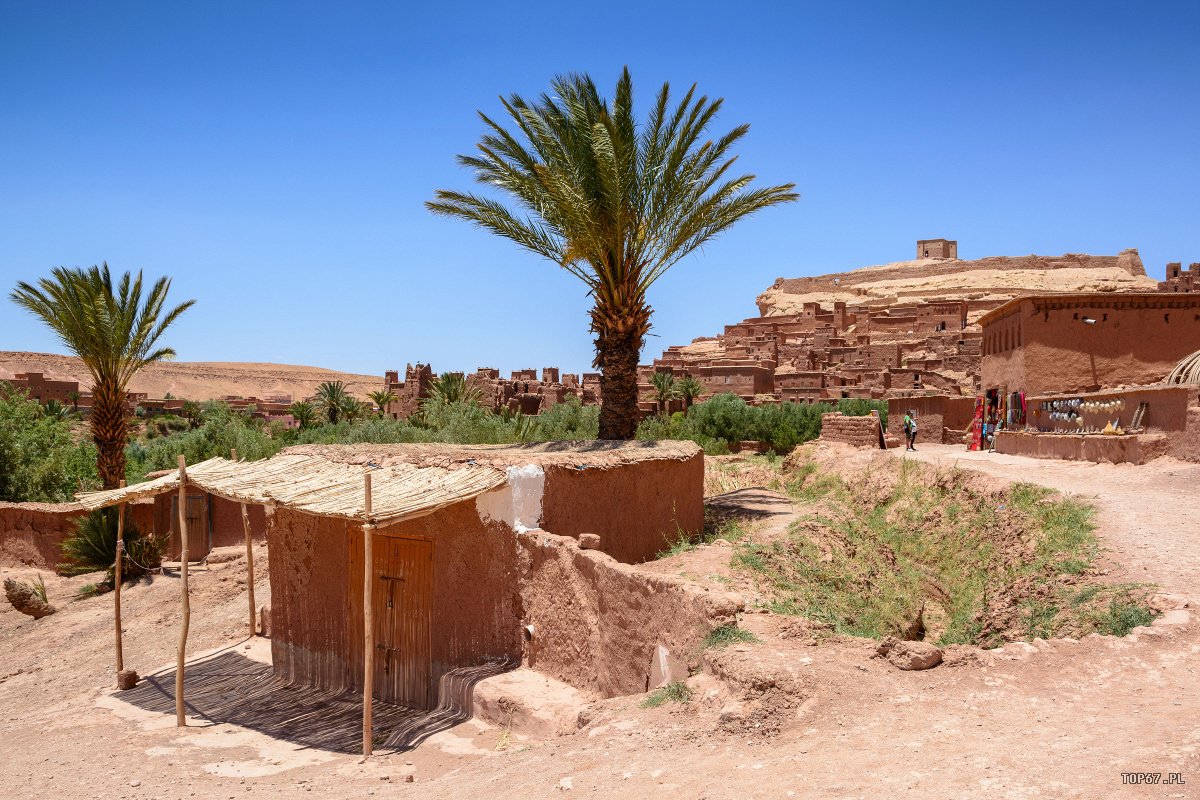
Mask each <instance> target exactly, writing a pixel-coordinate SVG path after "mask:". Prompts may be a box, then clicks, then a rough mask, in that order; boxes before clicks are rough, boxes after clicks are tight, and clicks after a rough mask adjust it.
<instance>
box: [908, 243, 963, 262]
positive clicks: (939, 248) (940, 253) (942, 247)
mask: <svg viewBox="0 0 1200 800" xmlns="http://www.w3.org/2000/svg"><path fill="white" fill-rule="evenodd" d="M917 258H958V242H957V241H956V240H953V239H918V240H917Z"/></svg>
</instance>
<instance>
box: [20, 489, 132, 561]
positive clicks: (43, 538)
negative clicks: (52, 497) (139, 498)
mask: <svg viewBox="0 0 1200 800" xmlns="http://www.w3.org/2000/svg"><path fill="white" fill-rule="evenodd" d="M152 511H153V506H151V504H150V503H134V504H131V505H129V506H127V507H126V514H127V515H128V516H127V517H126V518H127V519H129V520H131V521H132V522H133V524H135V525H137V527H138V529H139V530H141V531H146V530H149V529H150V528H151V525H152ZM86 513H87V512H85V511H84V510H83V509H81V508H80V507H79V506H77V505H75V504H74V503H0V564H4V565H8V566H21V567H34V568H37V569H49V570H53V569H57V568H58V565H59V563H60V562H61V561H62V543H63V540H64V539H66V538H67V537H68V536H70V535H71V534H72V533H74V532H75V525H76V524H77V520H78V519H79V518H80V517H82V516H84V515H85V514H86Z"/></svg>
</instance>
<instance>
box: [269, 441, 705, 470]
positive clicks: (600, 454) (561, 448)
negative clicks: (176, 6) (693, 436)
mask: <svg viewBox="0 0 1200 800" xmlns="http://www.w3.org/2000/svg"><path fill="white" fill-rule="evenodd" d="M283 452H284V453H285V454H298V455H311V456H319V457H320V458H325V459H328V460H329V461H332V462H335V463H339V464H366V463H368V462H370V463H373V464H376V465H378V466H381V467H390V466H395V465H396V464H413V465H415V466H418V467H450V466H452V465H455V464H467V463H474V464H478V465H480V466H489V467H497V468H500V469H503V468H505V467H511V466H522V465H525V464H537V465H538V466H541V467H572V468H576V469H578V468H581V467H582V468H588V467H590V468H599V469H604V468H606V467H616V466H621V465H623V464H633V463H637V462H640V461H663V460H671V461H685V460H687V459H689V458H692V457H693V456H695V455H696V454H697V453H700V452H701V450H700V447H699V446H698V445H696V444H695V443H694V442H681V441H656V442H643V441H630V442H616V441H587V442H536V443H530V444H309V445H297V446H295V447H289V448H287V449H286V450H284V451H283Z"/></svg>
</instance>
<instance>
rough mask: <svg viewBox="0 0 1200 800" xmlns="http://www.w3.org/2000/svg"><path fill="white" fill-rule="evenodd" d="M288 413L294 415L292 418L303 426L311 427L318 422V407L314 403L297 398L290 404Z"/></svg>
mask: <svg viewBox="0 0 1200 800" xmlns="http://www.w3.org/2000/svg"><path fill="white" fill-rule="evenodd" d="M288 413H289V414H291V415H292V419H294V420H296V422H297V423H298V424H299V425H300V427H301V428H311V427H312V426H313V425H315V424H317V409H316V406H314V405H313V404H312V403H308V402H305V401H304V400H297V401H296V402H294V403H292V404H291V405H290V406H288Z"/></svg>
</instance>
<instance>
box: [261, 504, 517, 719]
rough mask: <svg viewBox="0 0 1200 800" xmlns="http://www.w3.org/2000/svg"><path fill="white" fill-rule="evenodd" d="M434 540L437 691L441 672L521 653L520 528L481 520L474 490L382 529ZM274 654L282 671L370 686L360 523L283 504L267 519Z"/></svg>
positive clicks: (327, 682)
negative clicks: (365, 668) (365, 673)
mask: <svg viewBox="0 0 1200 800" xmlns="http://www.w3.org/2000/svg"><path fill="white" fill-rule="evenodd" d="M375 536H376V539H375V541H376V542H378V541H380V540H381V539H383V538H386V537H392V536H399V537H407V538H417V539H428V540H431V541H432V542H433V598H432V601H433V602H432V612H431V620H430V632H431V641H430V645H431V660H432V670H431V675H430V681H431V687H430V692H431V696H432V697H434V698H436V697H437V691H436V687H437V685H438V681H439V679H440V678H441V676H442V675H443V674H445V673H446V672H447V671H449V670H451V669H454V668H456V667H464V666H475V665H478V664H480V663H481V662H482V661H484V660H486V659H493V658H494V659H508V660H513V661H515V660H518V659H520V657H521V632H520V625H519V622H520V619H521V614H520V598H519V595H518V587H517V580H516V572H517V561H516V556H517V550H516V541H515V539H514V537H513V534H512V531H511V530H510V529H508V528H507V527H506V526H504V525H502V524H500V523H492V524H485V523H484V522H482V521H481V520H480V517H479V514H478V512H477V510H476V506H475V501H474V500H468V501H464V502H462V503H457V504H455V505H453V506H450V507H448V508H445V509H442V510H441V511H438V512H437V513H435V514H431V515H428V516H425V517H419V518H417V519H414V520H409V521H407V522H403V523H400V524H398V525H394V526H389V527H385V528H382V529H380V530H378V531H376V533H375ZM267 541H268V545H269V547H270V553H271V559H270V570H271V589H272V591H271V596H272V600H271V626H272V632H271V654H272V660H273V662H274V665H275V673H276V674H277V675H279V676H280V677H281V678H283V679H285V680H289V681H295V682H298V683H302V684H306V685H312V686H318V687H321V688H328V689H342V688H348V687H354V688H361V687H362V561H361V553H362V529H361V528H360V527H359V526H358V525H356V524H354V523H348V522H347V521H345V520H337V519H331V518H328V517H317V516H313V515H311V514H304V513H301V512H298V511H293V510H290V509H285V508H278V509H277V510H276V512H275V514H274V520H273V523H272V524H271V525H270V526H269V530H268V536H267Z"/></svg>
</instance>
